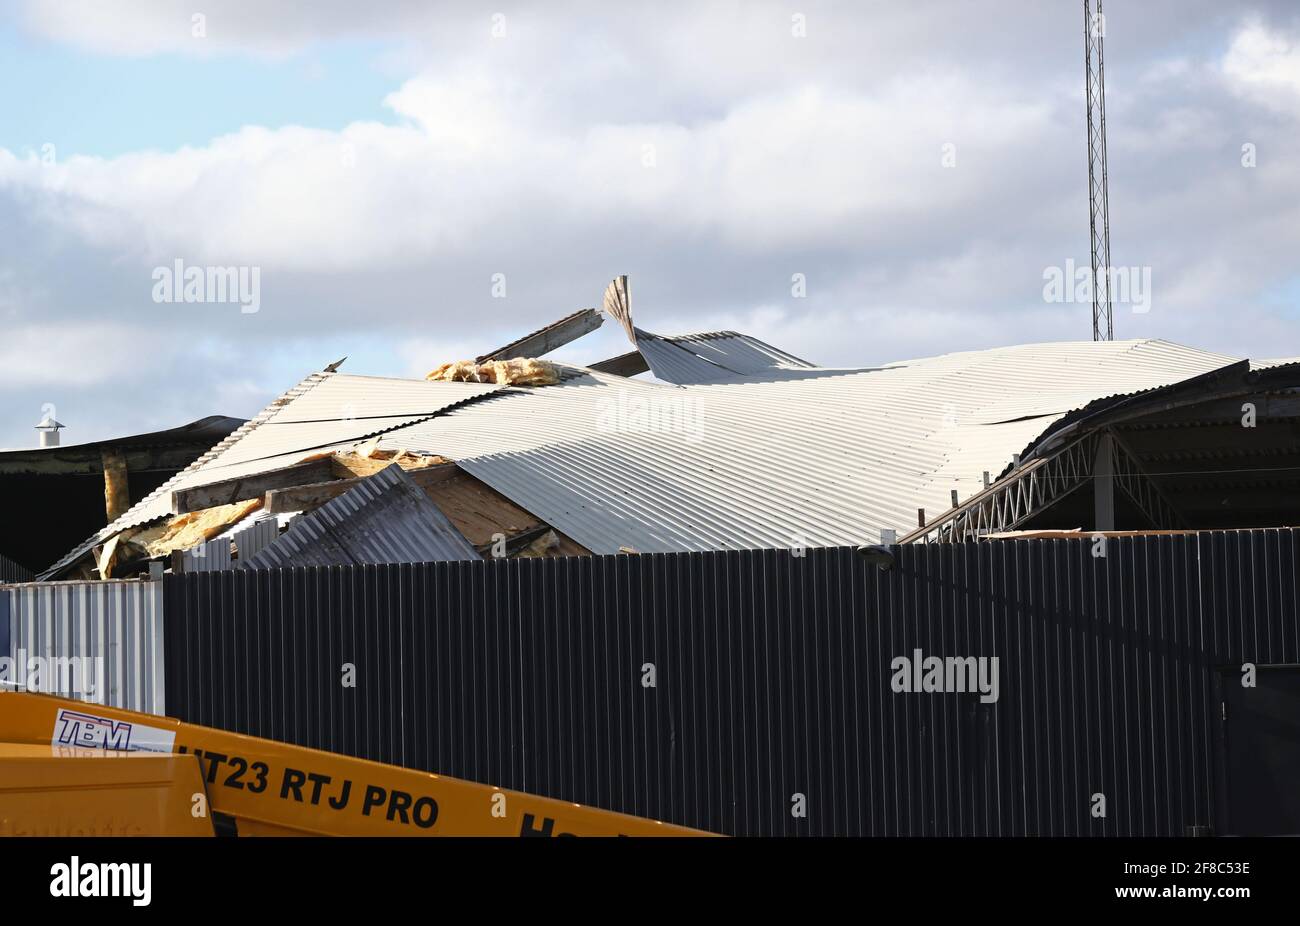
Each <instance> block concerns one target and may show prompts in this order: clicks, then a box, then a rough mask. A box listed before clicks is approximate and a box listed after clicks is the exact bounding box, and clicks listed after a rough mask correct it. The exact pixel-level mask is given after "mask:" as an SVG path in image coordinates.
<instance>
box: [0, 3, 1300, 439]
mask: <svg viewBox="0 0 1300 926" xmlns="http://www.w3.org/2000/svg"><path fill="white" fill-rule="evenodd" d="M642 6H643V7H644V9H642V10H639V11H638V10H635V9H631V8H630V7H631V5H628V4H610V3H594V2H593V3H562V2H553V3H547V4H536V3H533V4H526V3H519V4H516V3H511V2H505V0H501V2H497V3H495V4H494V5H482V4H470V3H468V2H465V3H456V4H436V3H431V2H414V0H376V2H373V3H358V2H355V0H318V2H314V3H308V2H296V3H295V2H284V0H223V2H221V3H219V4H217V3H213V4H204V3H202V2H196V0H183V2H171V0H156V2H151V0H133V2H113V0H64V2H41V0H30V2H25V0H0V321H3V328H2V329H0V391H2V394H3V396H4V403H3V412H4V413H3V416H0V446H9V447H18V446H29V445H31V444H32V443H33V442H34V438H35V432H34V431H33V430H32V426H33V425H34V424H35V423H36V422H37V421H38V420H39V418H40V417H41V413H42V408H43V407H45V406H46V405H53V406H54V408H55V409H56V411H57V415H58V417H59V419H60V420H62V421H63V422H64V423H65V424H66V425H68V428H69V430H68V432H67V433H66V434H65V437H64V440H65V442H82V441H88V440H95V439H99V438H103V437H109V436H112V435H115V434H129V433H137V432H141V431H146V430H153V429H158V428H165V427H171V426H175V425H178V424H181V423H184V422H186V421H190V420H193V419H195V418H199V417H202V416H204V415H209V414H228V415H237V416H241V417H245V416H249V415H251V414H253V413H255V412H256V411H257V410H258V409H259V408H261V407H262V406H263V405H264V404H265V403H266V401H267V400H268V399H270V398H272V397H273V396H274V395H276V394H278V393H280V392H282V391H283V390H284V389H285V388H287V387H288V386H290V385H292V384H293V383H294V382H296V381H298V380H299V379H300V378H301V377H302V376H304V375H305V374H307V373H309V372H311V371H312V370H317V369H320V368H321V367H322V366H324V365H325V364H327V363H329V362H330V361H332V360H335V359H337V358H339V357H341V356H343V355H344V354H347V355H350V358H351V359H350V360H349V361H348V363H347V365H346V366H345V367H344V369H345V370H346V371H348V372H354V373H373V374H379V375H390V376H408V375H422V374H423V373H424V372H426V371H427V370H428V369H431V368H432V367H434V366H437V365H438V364H440V363H443V362H445V361H448V360H453V359H460V358H463V357H466V356H472V355H474V354H477V353H480V352H482V351H484V350H487V349H490V348H492V347H495V346H498V345H499V344H501V343H504V342H506V341H508V340H511V339H512V338H514V337H516V336H517V335H519V334H521V333H523V332H525V331H527V330H530V329H532V328H535V327H538V326H539V325H541V324H544V323H546V322H548V321H551V320H553V319H554V318H557V317H559V316H561V315H563V314H567V313H568V312H571V311H574V310H575V309H578V308H582V307H584V306H589V305H598V304H599V299H600V295H601V292H602V290H603V288H604V286H605V284H606V283H607V282H608V280H609V279H610V278H611V277H612V276H614V275H615V274H618V273H627V274H629V275H630V277H631V281H632V307H633V315H634V317H635V318H636V320H637V322H638V324H640V325H641V326H642V327H644V328H647V329H649V330H651V331H656V332H659V333H663V334H674V333H681V332H686V331H701V330H714V329H718V328H732V329H737V330H742V331H746V332H748V333H751V334H754V335H757V336H758V337H761V338H764V339H766V340H769V341H771V342H773V343H775V344H777V345H779V346H781V347H783V348H785V349H787V350H789V351H791V352H792V353H794V354H797V355H800V356H803V357H805V358H807V359H809V360H812V361H815V362H819V363H823V364H827V365H846V366H847V365H854V366H857V365H864V364H868V363H876V362H882V361H888V360H891V359H903V358H907V357H915V356H925V355H930V354H935V353H941V352H945V351H950V350H959V349H971V348H981V347H989V346H994V345H1000V344H1008V343H1021V342H1026V341H1044V340H1062V339H1076V338H1084V339H1086V338H1088V337H1090V332H1091V317H1090V307H1089V306H1088V305H1086V304H1078V303H1060V302H1057V303H1051V302H1046V301H1045V300H1044V296H1043V289H1044V271H1045V270H1046V269H1047V268H1051V267H1063V266H1065V264H1066V261H1070V260H1072V261H1074V262H1075V263H1076V264H1079V265H1085V266H1086V265H1087V263H1088V260H1089V252H1088V208H1087V192H1086V176H1087V174H1086V155H1085V138H1084V131H1085V122H1084V103H1083V35H1082V32H1083V26H1082V13H1081V4H1080V3H1079V2H1076V0H1006V2H1000V0H980V2H970V0H948V2H944V0H908V2H905V0H889V2H874V3H863V2H857V3H841V4H821V3H814V2H805V0H792V2H787V3H764V2H744V3H740V2H734V3H723V2H718V3H707V2H705V3H698V2H696V3H681V4H673V3H657V4H646V5H642ZM541 7H544V9H542V8H541ZM489 10H495V11H496V12H490V11H489ZM1106 12H1107V23H1106V77H1107V81H1106V94H1107V119H1108V132H1109V144H1110V152H1109V153H1110V204H1111V225H1112V233H1111V248H1112V261H1113V263H1114V264H1115V265H1117V266H1124V267H1129V266H1132V267H1139V268H1149V269H1150V273H1151V293H1150V305H1149V311H1147V312H1145V313H1135V312H1134V311H1132V307H1131V306H1123V305H1117V306H1116V308H1115V328H1116V336H1117V337H1121V338H1133V337H1162V338H1167V339H1170V340H1174V341H1179V342H1182V343H1186V344H1191V345H1194V346H1198V347H1204V348H1207V349H1212V350H1217V351H1220V352H1224V353H1230V354H1234V355H1237V356H1250V357H1279V356H1293V355H1300V319H1298V317H1297V316H1298V315H1300V312H1297V299H1300V274H1298V270H1300V170H1297V166H1298V164H1297V159H1298V158H1300V7H1296V6H1295V5H1294V4H1293V3H1288V2H1265V0H1259V2H1242V3H1232V4H1224V3H1221V2H1218V0H1112V2H1111V3H1109V4H1108V5H1107V7H1106ZM1244 146H1251V147H1250V148H1249V149H1247V148H1246V147H1244ZM1247 150H1249V151H1250V152H1251V153H1252V154H1253V157H1248V156H1247V155H1246V154H1244V153H1243V152H1244V151H1247ZM1251 161H1253V166H1247V165H1246V163H1243V162H1251ZM178 260H179V261H181V262H182V266H183V267H200V268H204V267H220V266H235V267H243V268H246V270H247V271H248V272H249V273H251V272H252V270H253V269H254V268H255V269H256V271H257V279H258V281H259V284H260V288H259V292H258V295H259V297H260V302H259V306H258V311H257V312H256V313H250V312H243V311H241V307H240V305H239V304H238V303H232V302H227V303H194V302H185V301H183V300H174V301H165V300H164V301H159V300H158V299H156V298H155V297H156V296H158V294H159V293H158V287H157V286H156V280H157V273H158V272H159V271H158V268H169V269H170V268H174V267H175V262H176V261H178ZM795 274H803V278H804V279H805V280H806V295H804V296H803V297H801V298H800V297H796V296H795V295H794V294H793V293H792V285H791V281H792V278H793V276H794V275H795ZM249 279H250V281H251V277H250V278H249ZM494 284H495V286H494ZM503 288H504V298H502V297H501V294H502V289H503ZM626 349H628V348H627V345H626V341H625V340H622V335H621V332H619V331H618V329H617V327H616V326H614V325H612V324H606V326H605V327H604V328H603V329H602V330H601V331H600V332H598V333H597V334H595V335H592V336H589V337H588V338H585V339H583V340H582V341H581V342H578V343H576V344H574V345H572V346H571V347H570V348H568V349H566V350H565V351H564V352H563V353H562V354H560V355H558V356H559V358H560V359H566V360H571V361H575V362H589V361H593V360H597V359H601V358H602V357H604V356H609V355H613V354H615V353H621V352H622V351H624V350H626Z"/></svg>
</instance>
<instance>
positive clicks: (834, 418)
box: [60, 334, 1234, 567]
mask: <svg viewBox="0 0 1300 926" xmlns="http://www.w3.org/2000/svg"><path fill="white" fill-rule="evenodd" d="M709 340H713V341H715V342H719V343H718V344H717V345H716V347H717V351H718V352H719V354H720V355H726V356H728V357H730V358H731V360H732V361H733V365H745V366H746V372H745V373H736V374H734V376H733V378H730V379H727V380H725V381H715V382H703V383H701V382H693V383H690V384H686V385H673V384H670V383H662V382H652V381H646V380H636V379H625V378H622V377H618V376H610V375H605V374H600V373H593V372H590V371H575V372H573V373H572V375H570V376H567V377H565V378H564V379H563V380H562V382H561V383H560V384H559V385H554V386H546V387H538V388H529V389H520V388H510V387H501V386H496V385H492V384H472V383H426V382H424V381H420V380H394V379H383V378H378V377H359V376H345V375H342V374H332V375H328V374H316V375H314V376H312V377H309V378H308V379H307V380H305V381H304V382H303V383H301V384H299V385H298V386H297V387H295V389H293V390H291V391H290V392H289V393H286V395H285V396H283V397H281V399H279V400H277V402H276V403H273V404H272V406H270V407H269V408H268V409H267V410H266V411H264V412H263V413H262V414H261V415H259V416H258V417H257V418H256V419H254V420H253V421H252V422H250V423H249V424H248V425H245V426H244V427H243V428H241V429H240V430H239V431H237V432H235V434H233V435H231V437H230V438H229V439H227V440H226V441H223V442H222V443H221V444H220V445H218V446H217V447H216V448H214V450H213V451H212V452H210V453H209V454H206V455H205V456H204V457H203V458H201V459H200V460H199V461H198V462H196V464H195V465H194V466H192V467H190V468H189V469H188V470H186V471H185V472H184V473H181V474H180V475H178V476H177V477H176V478H174V479H173V480H171V481H170V482H169V483H168V484H166V485H164V486H163V487H162V488H161V489H159V490H158V491H157V492H155V493H154V494H153V495H151V496H149V497H148V498H147V499H145V500H144V501H142V502H141V503H140V504H138V505H136V506H135V507H134V508H132V509H131V511H129V512H127V514H126V515H124V516H123V517H122V518H120V519H119V520H118V521H117V522H115V523H114V524H113V525H110V526H109V527H108V528H105V530H104V531H101V532H100V533H99V534H98V535H96V537H94V538H92V539H91V540H89V541H87V543H86V544H83V545H82V546H81V547H79V548H78V550H76V551H73V553H71V554H69V556H68V557H65V558H64V560H63V561H61V563H60V567H61V566H62V565H64V564H66V563H69V562H72V561H73V560H74V559H76V558H77V557H79V556H80V555H82V554H83V553H84V552H86V551H87V550H89V549H90V548H91V546H93V545H94V544H95V543H99V542H102V540H103V539H106V538H107V537H109V536H112V534H113V533H115V532H117V531H120V530H122V529H124V528H126V527H131V526H137V525H140V524H144V523H147V522H149V521H151V520H154V519H155V518H158V517H162V516H164V515H166V514H167V513H168V512H169V498H170V493H171V492H172V491H173V490H174V489H176V488H180V487H184V486H189V485H201V484H203V483H206V482H212V481H216V480H219V479H223V478H227V477H230V476H237V475H243V474H247V473H253V472H260V471H264V470H268V469H273V468H275V467H278V466H284V465H288V464H290V463H294V462H297V461H298V460H300V459H301V458H302V457H303V456H304V455H305V454H306V453H307V452H318V451H323V450H326V449H341V448H344V447H347V446H350V445H352V444H354V443H355V442H357V441H358V440H361V439H364V438H366V437H369V436H372V435H375V434H382V437H381V445H382V446H385V447H388V448H392V449H407V450H414V451H426V452H430V453H438V454H442V455H445V456H448V457H451V458H452V459H455V460H457V461H458V462H459V463H460V465H461V466H462V467H463V468H464V469H466V470H467V471H469V472H470V473H472V474H474V475H475V476H477V477H478V478H480V479H482V480H483V481H484V482H486V483H487V484H488V485H490V486H492V487H493V488H495V489H496V490H497V491H499V492H501V493H502V494H503V495H505V496H506V497H508V498H510V499H511V500H512V501H514V502H515V503H516V504H518V505H520V506H521V507H523V508H525V509H527V510H528V511H530V512H531V513H533V514H534V515H536V516H537V517H539V518H541V519H543V520H545V521H546V522H548V523H550V524H551V525H552V526H554V527H555V528H557V529H559V530H561V531H563V532H564V533H565V534H567V535H569V536H570V537H572V538H573V539H574V540H576V541H577V542H579V543H581V544H582V545H583V546H585V547H587V548H588V549H591V550H592V551H594V552H597V553H615V552H618V550H619V549H620V548H622V547H630V548H632V549H634V550H638V551H641V552H660V551H676V550H703V549H726V548H746V547H786V546H790V545H792V544H795V543H804V544H807V545H810V546H825V545H838V544H849V543H858V542H862V541H864V540H869V541H874V540H875V539H877V538H878V537H879V535H880V531H881V530H882V529H885V528H889V529H893V530H895V531H897V532H899V534H900V535H901V534H903V533H906V532H907V531H908V530H909V529H910V528H911V527H912V526H913V525H915V523H916V509H917V508H918V507H925V508H926V510H927V511H928V512H931V513H934V514H937V513H939V512H940V511H943V510H946V509H947V508H948V507H949V505H950V491H951V490H952V489H956V490H957V491H958V493H959V496H960V497H961V498H963V499H964V498H967V497H969V496H970V495H971V494H972V493H974V492H976V491H978V490H979V489H980V488H982V485H983V481H982V474H983V472H984V471H985V470H987V471H989V472H990V473H991V474H992V475H994V476H996V475H997V474H998V473H1000V472H1001V471H1003V470H1004V469H1005V468H1006V467H1007V465H1008V464H1009V463H1010V462H1011V459H1012V456H1013V455H1014V454H1015V453H1017V452H1019V451H1021V450H1022V449H1023V448H1025V447H1026V446H1027V445H1029V444H1030V443H1031V442H1032V441H1034V440H1035V439H1036V438H1037V437H1038V436H1039V435H1041V434H1042V433H1043V432H1044V431H1045V430H1046V429H1047V428H1048V427H1049V426H1050V425H1052V424H1053V423H1054V422H1056V421H1057V420H1059V419H1060V418H1061V417H1062V416H1063V415H1065V414H1066V413H1068V412H1070V411H1073V410H1075V409H1078V408H1081V407H1083V406H1086V405H1087V404H1089V403H1090V402H1093V401H1095V400H1097V399H1102V398H1107V397H1112V396H1116V395H1124V394H1131V393H1136V392H1141V391H1144V390H1148V389H1152V388H1156V387H1159V386H1164V385H1169V384H1172V383H1176V382H1180V381H1182V380H1185V379H1187V378H1189V377H1192V376H1197V375H1200V374H1203V373H1207V372H1209V371H1211V370H1215V369H1218V368H1220V367H1223V366H1225V365H1227V364H1230V363H1233V362H1234V358H1232V357H1228V356H1224V355H1221V354H1215V353H1210V352H1207V351H1201V350H1196V349H1193V348H1187V347H1181V346H1179V345H1176V344H1170V343H1168V342H1165V341H1158V340H1143V341H1110V342H1091V341H1085V342H1064V343H1052V344H1030V345H1021V346H1016V347H1006V348H999V349H994V350H985V351H968V352H963V353H955V354H945V355H942V356H938V357H930V358H923V359H918V360H909V361H902V362H898V363H892V364H888V365H886V366H884V367H881V368H878V369H858V370H833V369H823V368H817V367H804V368H800V367H799V366H798V365H799V364H800V363H803V361H799V360H798V359H797V358H794V357H791V356H790V355H788V354H785V353H784V352H781V351H779V350H777V349H776V348H770V347H769V346H767V345H763V344H762V342H760V341H756V340H755V339H750V338H745V337H744V336H739V335H734V336H733V335H729V334H726V335H710V336H697V337H695V338H691V337H686V338H677V339H672V340H671V341H670V340H669V339H658V341H659V342H661V343H662V345H663V346H665V347H668V346H671V347H672V349H673V350H674V351H679V352H680V353H681V354H683V355H686V354H689V352H688V351H685V350H683V349H682V348H681V347H679V346H678V345H677V344H674V343H672V341H680V342H683V343H692V350H698V351H700V353H705V352H707V350H712V349H713V348H712V347H708V346H707V345H706V344H705V342H707V341H709ZM742 359H743V360H744V361H745V364H740V363H739V361H740V360H742ZM769 360H770V365H769ZM708 363H709V361H707V360H705V359H704V358H702V357H700V356H699V355H698V354H696V355H693V357H692V359H691V360H690V361H689V362H688V364H687V366H688V367H690V368H691V369H686V368H684V369H683V372H685V373H687V374H688V375H689V374H691V372H692V370H694V372H695V373H698V372H699V367H700V366H701V365H705V364H708ZM718 369H721V367H718Z"/></svg>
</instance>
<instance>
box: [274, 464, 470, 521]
mask: <svg viewBox="0 0 1300 926" xmlns="http://www.w3.org/2000/svg"><path fill="white" fill-rule="evenodd" d="M392 465H394V466H395V465H396V464H392ZM458 472H460V470H459V469H458V468H457V466H456V464H455V463H442V464H439V465H437V466H426V467H425V468H424V469H412V470H407V472H406V475H407V476H409V477H411V481H412V482H414V483H415V484H416V485H417V486H419V487H420V488H421V489H426V488H428V487H429V486H431V485H436V484H437V483H439V482H443V481H444V480H446V479H450V478H451V477H452V476H454V475H456V473H458ZM366 478H369V477H358V478H356V479H336V480H334V481H333V482H315V483H312V484H310V485H296V486H291V487H287V488H274V489H268V490H267V492H266V494H265V496H264V501H263V504H262V510H263V511H265V512H266V513H267V514H284V513H286V512H290V511H311V510H312V509H315V508H319V507H320V506H321V505H323V504H325V503H326V502H328V501H329V500H330V499H332V498H338V497H339V496H340V495H342V494H343V493H344V492H346V491H348V490H349V489H353V488H356V486H358V485H359V484H360V483H361V482H362V481H363V480H364V479H366Z"/></svg>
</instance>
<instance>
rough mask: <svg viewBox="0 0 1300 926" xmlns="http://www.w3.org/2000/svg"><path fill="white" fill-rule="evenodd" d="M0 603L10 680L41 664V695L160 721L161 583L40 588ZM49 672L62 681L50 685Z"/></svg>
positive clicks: (3, 592)
mask: <svg viewBox="0 0 1300 926" xmlns="http://www.w3.org/2000/svg"><path fill="white" fill-rule="evenodd" d="M0 596H2V597H3V598H4V599H6V604H7V607H8V610H9V621H8V623H9V631H10V634H9V648H8V650H7V652H6V653H5V655H8V656H9V657H10V658H11V659H12V660H14V664H13V665H12V666H11V670H12V671H13V672H15V673H18V672H24V671H25V670H24V669H20V668H18V663H20V662H21V663H22V664H23V665H29V664H28V663H27V662H26V660H29V659H30V658H31V657H41V659H42V660H44V662H43V665H44V666H45V667H46V668H44V669H42V671H44V672H45V673H46V680H45V683H44V685H43V686H42V687H41V688H40V690H42V691H46V690H52V691H53V693H58V694H62V695H64V696H66V697H72V698H78V699H82V700H87V701H94V702H96V703H101V704H108V705H111V706H113V707H122V708H126V709H128V710H135V711H143V712H145V713H150V714H163V713H166V686H165V685H164V683H163V642H164V641H163V587H162V583H161V582H135V581H130V582H128V581H119V582H113V581H110V582H41V583H32V584H28V585H9V586H5V587H4V588H3V589H0ZM72 659H76V660H77V662H76V663H75V666H76V668H75V670H73V669H71V666H73V665H74V663H71V662H68V660H72ZM83 659H90V660H95V661H94V662H90V663H84V662H82V661H81V660H83ZM50 660H54V661H50ZM60 666H61V667H63V668H61V669H56V667H60ZM51 671H59V672H61V673H62V674H60V675H59V676H58V677H57V679H56V678H55V676H53V675H51V674H50V673H51ZM27 681H28V682H30V681H32V680H31V679H30V678H28V679H27ZM45 686H50V687H45Z"/></svg>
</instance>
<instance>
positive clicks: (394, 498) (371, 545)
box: [240, 465, 481, 569]
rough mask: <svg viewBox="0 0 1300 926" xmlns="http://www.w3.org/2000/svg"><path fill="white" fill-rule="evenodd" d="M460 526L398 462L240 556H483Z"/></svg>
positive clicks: (327, 561) (388, 559)
mask: <svg viewBox="0 0 1300 926" xmlns="http://www.w3.org/2000/svg"><path fill="white" fill-rule="evenodd" d="M480 558H481V557H480V556H479V555H478V553H477V552H475V550H474V548H473V547H472V546H471V545H470V543H469V541H468V540H466V539H465V537H464V536H463V535H462V534H461V533H460V531H458V530H456V528H455V527H454V526H453V525H452V523H451V521H449V520H448V519H447V516H446V515H445V514H443V513H442V511H440V510H439V508H438V506H437V505H435V504H434V503H433V502H432V501H430V500H429V497H428V496H427V495H425V493H424V491H423V490H422V489H420V488H419V487H418V486H417V485H416V484H415V483H414V482H413V481H412V480H411V478H410V477H409V476H408V475H406V473H405V472H403V471H402V468H401V467H400V466H397V465H393V466H389V467H388V468H387V469H384V470H381V471H380V472H378V473H376V474H375V475H373V476H370V477H368V478H366V479H364V480H362V481H361V482H360V483H359V484H358V485H357V486H356V487H355V488H352V489H350V490H348V491H347V492H345V493H343V494H342V495H340V496H339V497H338V498H334V499H331V500H330V501H328V502H326V503H325V504H324V505H322V506H321V507H319V508H317V509H316V510H315V511H313V512H311V513H310V514H304V515H300V516H299V517H297V518H295V519H294V521H293V523H292V524H291V525H290V526H289V529H288V530H287V531H286V532H285V533H284V534H283V535H281V536H280V537H279V539H277V540H275V541H273V542H271V543H270V544H268V545H267V546H265V547H263V548H262V549H261V550H260V551H259V552H258V553H257V554H256V555H254V556H252V557H250V558H249V559H247V560H243V561H241V564H240V565H241V567H242V568H245V569H272V568H274V569H279V568H288V567H292V566H344V565H351V564H378V563H428V562H443V561H448V560H478V559H480Z"/></svg>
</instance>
